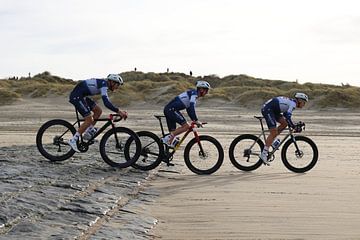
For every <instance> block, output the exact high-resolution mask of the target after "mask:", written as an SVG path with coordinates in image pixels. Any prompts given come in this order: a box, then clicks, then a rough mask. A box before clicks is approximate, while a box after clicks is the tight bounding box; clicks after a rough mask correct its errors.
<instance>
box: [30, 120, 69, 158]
mask: <svg viewBox="0 0 360 240" xmlns="http://www.w3.org/2000/svg"><path fill="white" fill-rule="evenodd" d="M75 133H76V130H75V128H74V126H73V125H71V124H70V123H69V122H67V121H65V120H62V119H54V120H50V121H48V122H46V123H44V124H43V125H42V126H41V127H40V129H39V130H38V132H37V134H36V146H37V148H38V150H39V152H40V153H41V155H43V156H44V157H45V158H47V159H49V160H50V161H52V162H56V161H64V160H66V159H68V158H70V157H72V156H73V155H74V153H75V151H74V150H73V149H72V148H71V147H70V145H69V144H68V143H67V141H68V140H69V139H71V138H72V136H73V135H74V134H75Z"/></svg>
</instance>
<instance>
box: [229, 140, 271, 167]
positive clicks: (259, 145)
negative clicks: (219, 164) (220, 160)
mask: <svg viewBox="0 0 360 240" xmlns="http://www.w3.org/2000/svg"><path fill="white" fill-rule="evenodd" d="M252 145H253V146H252ZM251 146H252V148H251V149H250V147H251ZM263 149H264V143H263V141H261V139H260V138H258V137H257V136H255V135H251V134H243V135H240V136H238V137H237V138H235V139H234V140H233V141H232V142H231V145H230V148H229V158H230V161H231V163H232V164H233V165H234V166H235V167H236V168H238V169H240V170H242V171H253V170H255V169H257V168H259V167H260V166H261V165H262V161H261V159H260V157H259V156H260V154H261V151H262V150H263Z"/></svg>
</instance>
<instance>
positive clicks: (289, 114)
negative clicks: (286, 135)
mask: <svg viewBox="0 0 360 240" xmlns="http://www.w3.org/2000/svg"><path fill="white" fill-rule="evenodd" d="M292 110H293V109H289V110H288V111H286V112H284V117H285V119H286V122H287V123H288V125H289V127H291V128H294V127H295V124H294V123H293V121H292V119H291V116H292Z"/></svg>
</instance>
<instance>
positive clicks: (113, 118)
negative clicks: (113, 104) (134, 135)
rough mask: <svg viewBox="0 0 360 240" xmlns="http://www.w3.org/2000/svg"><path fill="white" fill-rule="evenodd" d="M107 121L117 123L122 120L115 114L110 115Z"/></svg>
mask: <svg viewBox="0 0 360 240" xmlns="http://www.w3.org/2000/svg"><path fill="white" fill-rule="evenodd" d="M109 119H110V120H111V121H113V122H119V121H121V120H122V119H123V118H122V117H121V116H120V114H117V113H110V114H109Z"/></svg>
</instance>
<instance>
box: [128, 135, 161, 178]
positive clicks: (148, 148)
mask: <svg viewBox="0 0 360 240" xmlns="http://www.w3.org/2000/svg"><path fill="white" fill-rule="evenodd" d="M136 134H137V135H138V137H139V139H140V141H141V152H140V157H139V159H138V160H137V161H136V162H135V163H134V164H133V165H132V167H133V168H136V169H140V170H144V171H148V170H152V169H154V168H156V167H157V166H159V165H160V163H161V161H162V158H163V155H164V146H163V144H162V143H161V141H160V138H159V137H158V136H157V135H156V134H154V133H152V132H148V131H140V132H137V133H136Z"/></svg>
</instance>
